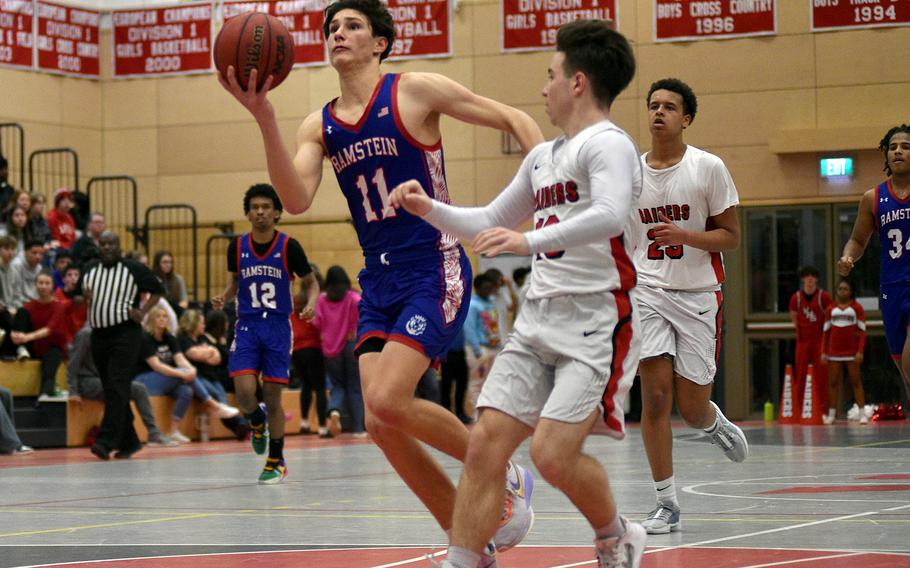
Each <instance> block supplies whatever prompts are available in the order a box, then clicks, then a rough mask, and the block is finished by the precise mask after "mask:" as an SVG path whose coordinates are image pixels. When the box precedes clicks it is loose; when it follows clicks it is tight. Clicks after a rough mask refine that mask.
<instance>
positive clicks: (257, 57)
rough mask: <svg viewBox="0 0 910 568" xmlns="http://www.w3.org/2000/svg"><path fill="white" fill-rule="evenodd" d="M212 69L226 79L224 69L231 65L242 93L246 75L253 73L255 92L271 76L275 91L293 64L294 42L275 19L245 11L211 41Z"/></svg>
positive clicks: (245, 84) (248, 76) (225, 24)
mask: <svg viewBox="0 0 910 568" xmlns="http://www.w3.org/2000/svg"><path fill="white" fill-rule="evenodd" d="M214 58H215V67H216V68H217V69H218V72H219V73H221V76H222V77H225V78H227V69H228V67H229V66H231V65H233V66H234V73H235V74H236V77H237V81H238V82H239V83H240V87H241V88H242V89H243V90H246V88H247V85H249V82H250V73H251V72H252V71H253V69H256V70H257V78H256V90H257V91H258V90H259V89H261V88H262V85H264V84H265V80H266V79H267V78H268V76H269V75H274V76H275V79H274V80H273V81H272V87H271V88H273V89H274V88H275V87H277V86H278V85H280V84H281V82H282V81H284V79H285V78H286V77H287V76H288V74H289V73H290V72H291V67H293V65H294V40H293V39H292V38H291V34H290V33H289V32H288V30H287V28H286V27H284V24H282V23H281V21H280V20H278V18H276V17H274V16H269V15H268V14H263V13H262V12H248V13H245V14H240V15H239V16H235V17H233V18H231V19H230V20H228V21H226V22H225V23H224V26H222V27H221V31H220V32H218V37H216V38H215V50H214Z"/></svg>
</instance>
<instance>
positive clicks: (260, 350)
mask: <svg viewBox="0 0 910 568" xmlns="http://www.w3.org/2000/svg"><path fill="white" fill-rule="evenodd" d="M292 339H293V333H292V332H291V320H290V318H288V317H284V318H281V317H266V318H241V319H238V320H237V323H235V324H234V342H233V343H231V355H230V359H229V360H228V372H229V373H230V376H231V378H233V377H236V376H239V375H254V376H257V377H258V376H259V375H260V374H261V375H262V381H263V382H266V383H279V384H287V383H288V377H289V368H290V366H291V343H292Z"/></svg>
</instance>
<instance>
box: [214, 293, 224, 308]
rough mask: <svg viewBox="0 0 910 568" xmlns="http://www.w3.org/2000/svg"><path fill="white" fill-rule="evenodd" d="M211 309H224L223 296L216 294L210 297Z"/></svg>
mask: <svg viewBox="0 0 910 568" xmlns="http://www.w3.org/2000/svg"><path fill="white" fill-rule="evenodd" d="M212 307H213V308H214V309H216V310H223V309H224V296H222V295H221V294H218V295H217V296H212Z"/></svg>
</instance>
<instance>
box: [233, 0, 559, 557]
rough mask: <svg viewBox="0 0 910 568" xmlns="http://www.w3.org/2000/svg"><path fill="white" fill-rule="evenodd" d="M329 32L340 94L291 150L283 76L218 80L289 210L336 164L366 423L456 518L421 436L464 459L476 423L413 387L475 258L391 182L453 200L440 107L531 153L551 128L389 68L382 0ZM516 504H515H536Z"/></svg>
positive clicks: (332, 20) (442, 335) (329, 20)
mask: <svg viewBox="0 0 910 568" xmlns="http://www.w3.org/2000/svg"><path fill="white" fill-rule="evenodd" d="M323 31H324V32H325V36H326V42H327V44H328V52H329V59H330V63H331V65H332V66H333V67H334V68H335V70H336V71H337V73H338V79H339V84H340V88H341V96H339V97H338V98H336V99H334V100H333V101H331V102H330V103H329V104H327V105H326V106H325V108H323V109H321V110H318V111H315V112H313V113H311V114H310V115H309V116H307V117H306V119H304V121H303V124H302V125H301V127H300V129H299V130H298V131H297V149H296V153H295V154H294V155H293V156H291V154H290V153H289V152H288V150H287V148H286V147H285V145H284V142H283V140H282V137H281V134H280V130H279V127H278V123H277V121H276V119H275V111H274V109H273V107H272V105H271V103H270V102H269V101H268V99H267V97H266V95H267V92H268V88H269V86H271V81H272V78H271V77H270V78H268V79H267V80H266V83H265V85H264V86H263V88H262V89H261V90H260V91H258V92H256V90H255V83H253V84H252V85H253V86H252V88H249V87H248V88H247V90H243V89H241V88H240V86H239V85H238V84H237V80H236V74H235V73H234V70H233V69H229V70H228V73H227V79H225V78H223V77H220V76H219V81H221V83H222V85H223V86H224V88H225V89H227V90H228V91H229V92H230V93H231V94H232V95H233V96H234V97H235V98H236V99H237V100H238V101H239V102H240V103H241V104H243V106H244V107H246V108H247V109H248V110H249V111H250V113H251V114H252V115H253V117H254V118H255V119H256V122H257V123H258V125H259V128H260V131H261V133H262V137H263V141H264V145H265V150H266V158H267V162H268V169H269V176H270V178H271V180H272V183H273V184H274V186H275V188H276V189H277V190H278V193H279V195H280V196H281V198H282V200H283V201H284V204H285V206H286V207H287V210H288V211H289V212H291V213H301V212H303V211H306V210H307V209H308V208H309V207H310V205H311V204H312V202H313V198H314V196H315V194H316V189H317V188H318V187H319V184H320V182H321V180H322V163H323V159H327V160H328V161H329V162H330V164H331V165H332V168H333V169H334V171H335V175H336V177H337V179H338V183H339V185H340V186H341V190H342V192H344V195H345V198H346V199H347V202H348V206H349V208H350V212H351V218H352V219H353V222H354V226H355V228H356V230H357V235H358V238H359V240H360V244H361V246H362V248H363V252H364V261H365V264H366V268H365V269H364V271H363V272H362V273H361V274H360V286H361V288H362V290H363V301H362V303H361V305H360V310H361V311H360V324H359V329H358V342H357V354H358V356H359V365H360V376H361V381H362V384H363V395H364V401H365V406H366V422H367V430H368V431H369V433H370V435H371V436H372V438H373V440H374V441H375V442H376V443H377V444H378V445H379V447H380V448H381V449H382V451H383V452H384V453H385V455H386V457H387V458H388V460H389V462H390V463H391V464H392V466H393V467H394V468H395V470H396V471H397V472H398V474H399V475H400V476H401V478H402V479H403V480H404V482H405V483H406V484H407V485H408V486H409V487H410V488H411V489H412V490H413V491H414V492H415V493H416V494H417V496H418V497H419V498H420V500H421V501H422V502H423V503H424V505H426V506H427V508H428V509H429V510H430V512H431V513H432V514H433V516H434V517H435V518H436V520H437V521H438V523H439V524H440V526H441V527H442V528H443V529H444V530H448V529H449V528H450V527H451V522H452V510H453V507H454V503H455V486H454V485H453V483H452V481H451V480H450V479H449V477H448V476H447V475H446V473H445V471H443V469H442V468H441V467H440V465H439V464H438V463H437V462H436V460H435V459H433V458H432V457H431V456H430V454H429V453H428V452H427V451H426V449H425V448H424V447H423V446H422V445H421V444H420V443H419V442H420V441H422V442H424V443H426V444H429V445H430V446H432V447H434V448H436V449H438V450H440V451H442V452H444V453H446V454H448V455H450V456H452V457H454V458H456V459H459V460H462V461H463V460H464V458H465V453H466V451H467V444H468V430H467V428H466V427H465V426H464V425H463V424H462V423H461V422H460V421H459V420H458V418H457V417H455V415H454V414H451V413H450V412H447V411H446V410H445V409H444V408H442V407H441V406H439V405H437V404H434V403H431V402H428V401H424V400H419V399H415V398H414V389H415V386H416V385H417V383H418V381H419V379H420V377H421V375H422V374H423V373H424V371H425V370H426V369H427V366H428V365H429V364H430V362H431V361H433V360H435V359H438V358H439V357H440V356H442V355H443V354H444V353H446V351H447V349H448V347H449V344H450V343H451V341H452V340H453V339H454V337H455V335H456V334H457V332H458V330H459V328H460V327H461V325H462V322H463V321H464V318H465V315H466V313H467V307H468V304H469V296H470V286H471V280H472V278H471V270H470V265H469V263H468V261H467V259H466V257H465V253H464V251H463V250H462V248H461V247H460V246H459V245H458V244H457V242H456V240H455V239H454V238H452V237H451V236H449V235H446V234H443V233H441V232H440V231H438V230H436V229H434V228H432V227H430V226H429V225H427V224H426V223H424V222H423V221H422V220H420V219H419V218H417V217H415V216H413V215H410V214H409V213H407V212H405V211H401V210H395V209H394V208H393V207H392V206H391V204H390V203H389V192H390V191H391V189H392V188H393V187H395V186H396V185H398V184H399V183H402V182H404V181H406V180H409V179H419V180H421V183H422V184H423V185H424V187H426V188H427V191H428V192H430V193H431V195H432V197H433V198H434V199H437V200H439V201H442V202H448V201H449V195H448V188H447V185H446V179H445V165H444V161H443V152H442V144H441V136H440V127H439V123H440V116H441V115H448V116H451V117H453V118H456V119H459V120H461V121H463V122H467V123H470V124H475V125H481V126H487V127H491V128H497V129H499V130H502V131H505V132H507V133H509V134H511V135H513V136H514V137H515V138H516V139H517V140H518V142H519V143H520V144H521V147H522V149H523V150H524V151H525V152H527V151H529V150H530V149H531V148H533V147H534V146H535V145H537V144H538V143H539V142H542V141H543V135H542V134H541V131H540V128H539V127H538V126H537V124H536V123H535V122H534V121H533V120H532V119H531V117H530V116H528V115H527V114H526V113H524V112H522V111H519V110H517V109H514V108H512V107H509V106H506V105H504V104H501V103H498V102H496V101H493V100H490V99H487V98H485V97H481V96H479V95H476V94H475V93H473V92H471V91H470V90H469V89H467V88H465V87H464V86H462V85H460V84H458V83H456V82H454V81H452V80H450V79H448V78H446V77H443V76H441V75H437V74H433V73H404V74H401V75H395V74H384V73H383V72H382V69H381V68H380V62H381V61H382V60H383V59H385V58H386V57H387V56H388V55H389V53H390V52H391V50H392V45H393V42H394V39H395V27H394V25H393V22H392V17H391V14H390V13H389V11H388V9H387V8H386V6H385V5H384V4H383V3H382V2H380V0H340V1H338V2H333V3H331V4H329V5H328V7H327V8H326V10H325V24H324V30H323ZM525 477H526V476H525V473H524V471H523V470H521V469H520V468H517V467H516V468H510V478H511V480H512V482H513V483H514V484H515V485H516V486H517V487H518V489H517V490H516V492H515V493H512V495H513V496H516V495H517V496H520V497H522V499H518V500H516V501H515V503H518V502H519V501H525V499H524V498H525V497H526V491H525V481H526V479H525ZM527 481H530V480H527ZM528 489H530V488H528ZM506 499H507V500H508V499H510V497H509V495H508V494H507V496H506ZM512 504H513V503H511V502H510V503H508V504H507V507H506V511H519V512H524V513H529V511H527V510H525V509H523V506H519V507H512ZM515 516H516V515H512V517H509V516H508V515H507V516H506V517H505V518H504V526H503V529H504V531H505V532H508V531H509V529H510V528H514V523H513V521H514V522H518V521H515ZM529 516H530V515H529V514H524V515H523V517H524V518H523V520H522V523H524V524H523V527H522V528H520V529H519V530H517V531H515V532H514V533H513V535H512V536H506V535H505V534H504V531H500V534H499V535H498V538H499V540H498V542H497V546H499V547H500V548H504V547H508V546H510V545H512V544H514V543H516V542H517V541H518V540H519V539H520V538H521V537H523V536H524V533H525V532H526V529H527V528H528V527H529V520H530V519H529V518H528V517H529ZM491 562H492V559H491Z"/></svg>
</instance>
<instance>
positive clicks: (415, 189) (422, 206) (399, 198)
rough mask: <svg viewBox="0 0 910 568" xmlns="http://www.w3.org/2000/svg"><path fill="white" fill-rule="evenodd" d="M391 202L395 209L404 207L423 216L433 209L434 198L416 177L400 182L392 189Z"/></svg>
mask: <svg viewBox="0 0 910 568" xmlns="http://www.w3.org/2000/svg"><path fill="white" fill-rule="evenodd" d="M389 202H390V203H391V204H392V207H394V208H395V209H404V210H405V211H407V212H408V213H410V214H411V215H417V216H418V217H423V216H424V215H426V214H427V213H429V212H430V210H431V209H433V200H432V199H430V196H429V195H427V192H426V191H424V190H423V186H422V185H420V182H419V181H417V180H416V179H410V180H408V181H406V182H404V183H400V184H398V187H396V188H395V189H393V190H392V194H391V195H390V196H389Z"/></svg>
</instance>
